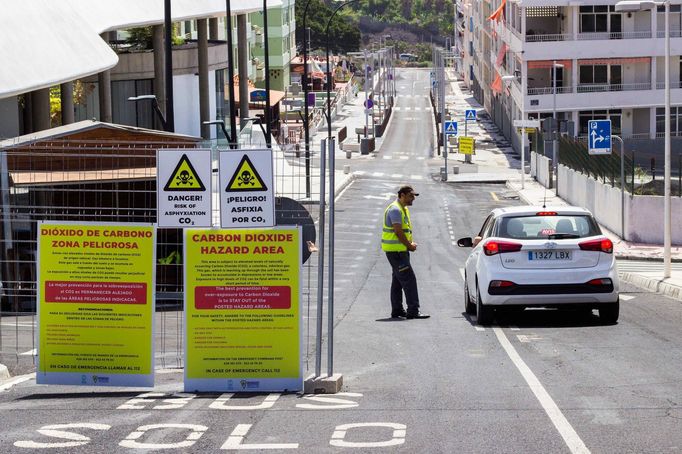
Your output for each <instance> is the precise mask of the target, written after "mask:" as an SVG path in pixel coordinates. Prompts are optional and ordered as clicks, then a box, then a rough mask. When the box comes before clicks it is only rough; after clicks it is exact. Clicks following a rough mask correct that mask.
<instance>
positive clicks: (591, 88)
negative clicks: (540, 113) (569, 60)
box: [528, 82, 682, 95]
mask: <svg viewBox="0 0 682 454" xmlns="http://www.w3.org/2000/svg"><path fill="white" fill-rule="evenodd" d="M658 85H659V86H658V88H663V86H662V84H658ZM670 86H671V87H672V88H680V87H681V86H682V83H681V82H674V83H671V84H670ZM641 90H651V82H641V83H632V84H579V85H578V86H577V87H576V92H577V93H599V92H605V91H641ZM556 92H557V94H565V93H573V87H571V86H566V87H556ZM552 93H553V91H552V87H529V88H528V94H529V95H551V94H552Z"/></svg>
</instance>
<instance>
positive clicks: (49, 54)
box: [0, 0, 282, 99]
mask: <svg viewBox="0 0 682 454" xmlns="http://www.w3.org/2000/svg"><path fill="white" fill-rule="evenodd" d="M267 2H268V7H269V8H271V7H277V6H280V5H281V4H282V2H281V0H267ZM163 4H164V1H163V0H144V1H140V0H116V1H115V2H114V1H102V0H97V1H93V0H59V1H55V0H29V1H26V0H5V1H3V4H2V6H3V11H4V14H1V15H0V42H2V46H0V61H2V65H0V99H2V98H8V97H10V96H15V95H18V94H21V93H26V92H30V91H34V90H39V89H42V88H47V87H50V86H52V85H56V84H60V83H63V82H69V81H72V80H75V79H79V78H83V77H87V76H90V75H93V74H97V73H99V72H102V71H105V70H107V69H110V68H112V67H114V66H116V64H117V63H118V56H117V55H116V53H115V52H114V51H113V50H112V49H111V48H110V47H109V45H108V44H107V43H105V42H104V41H103V40H102V38H100V36H99V34H100V33H102V32H105V31H107V30H116V29H123V28H129V27H134V26H141V25H154V24H162V23H163V16H164V14H163ZM231 6H232V14H233V15H237V14H244V13H248V12H253V11H258V10H261V9H262V7H263V6H262V2H261V1H260V0H232V5H231ZM225 13H226V11H225V1H224V0H174V1H173V4H172V9H171V14H172V17H173V20H174V21H180V20H185V19H195V18H208V17H218V16H225Z"/></svg>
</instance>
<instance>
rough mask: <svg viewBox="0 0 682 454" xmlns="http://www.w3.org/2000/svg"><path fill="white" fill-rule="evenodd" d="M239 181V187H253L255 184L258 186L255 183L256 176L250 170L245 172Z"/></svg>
mask: <svg viewBox="0 0 682 454" xmlns="http://www.w3.org/2000/svg"><path fill="white" fill-rule="evenodd" d="M237 180H239V183H238V184H239V186H241V185H243V184H244V185H251V186H253V185H254V184H256V182H255V181H254V180H255V178H254V176H253V175H252V174H251V172H249V171H248V170H245V171H243V172H242V174H241V175H240V176H239V177H238V178H237Z"/></svg>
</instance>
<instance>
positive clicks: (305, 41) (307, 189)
mask: <svg viewBox="0 0 682 454" xmlns="http://www.w3.org/2000/svg"><path fill="white" fill-rule="evenodd" d="M310 1H311V0H308V1H307V2H306V3H305V8H304V9H303V112H304V115H305V120H304V121H303V129H304V131H303V132H304V141H305V195H306V197H310V193H311V187H310V128H309V127H308V123H309V120H310V113H309V112H308V44H309V43H308V39H307V33H306V18H307V16H308V6H310Z"/></svg>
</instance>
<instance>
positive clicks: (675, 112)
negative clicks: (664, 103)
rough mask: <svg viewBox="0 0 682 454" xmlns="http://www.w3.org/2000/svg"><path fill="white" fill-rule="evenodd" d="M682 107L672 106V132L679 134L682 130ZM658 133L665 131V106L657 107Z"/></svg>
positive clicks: (672, 133) (674, 134)
mask: <svg viewBox="0 0 682 454" xmlns="http://www.w3.org/2000/svg"><path fill="white" fill-rule="evenodd" d="M681 116H682V107H671V108H670V134H671V135H673V136H678V135H680V133H681V132H682V118H680V117H681ZM656 133H657V134H663V133H665V108H664V107H657V108H656Z"/></svg>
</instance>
